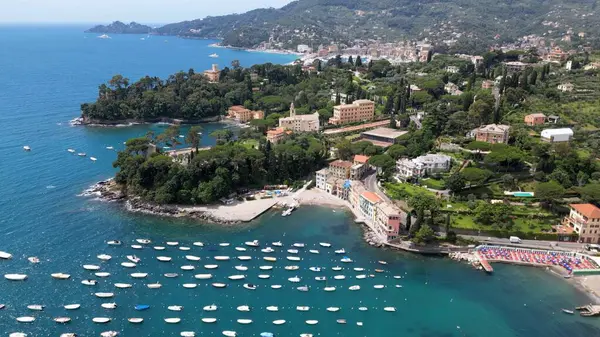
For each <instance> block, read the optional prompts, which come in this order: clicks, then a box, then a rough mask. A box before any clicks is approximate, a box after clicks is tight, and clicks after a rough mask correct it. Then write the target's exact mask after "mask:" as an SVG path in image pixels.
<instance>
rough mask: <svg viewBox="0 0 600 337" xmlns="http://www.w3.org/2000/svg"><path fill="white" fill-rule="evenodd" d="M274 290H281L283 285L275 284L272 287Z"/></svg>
mask: <svg viewBox="0 0 600 337" xmlns="http://www.w3.org/2000/svg"><path fill="white" fill-rule="evenodd" d="M271 288H272V289H281V284H273V285H271Z"/></svg>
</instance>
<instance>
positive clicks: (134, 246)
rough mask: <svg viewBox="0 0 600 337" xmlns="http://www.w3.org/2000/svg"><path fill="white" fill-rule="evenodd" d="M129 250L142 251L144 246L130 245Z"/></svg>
mask: <svg viewBox="0 0 600 337" xmlns="http://www.w3.org/2000/svg"><path fill="white" fill-rule="evenodd" d="M131 248H133V249H144V246H142V245H131Z"/></svg>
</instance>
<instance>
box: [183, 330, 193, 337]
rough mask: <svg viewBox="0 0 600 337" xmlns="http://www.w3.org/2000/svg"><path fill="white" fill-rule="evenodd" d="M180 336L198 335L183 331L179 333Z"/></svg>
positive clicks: (190, 336)
mask: <svg viewBox="0 0 600 337" xmlns="http://www.w3.org/2000/svg"><path fill="white" fill-rule="evenodd" d="M179 336H181V337H195V336H196V333H195V332H193V331H182V332H180V333H179Z"/></svg>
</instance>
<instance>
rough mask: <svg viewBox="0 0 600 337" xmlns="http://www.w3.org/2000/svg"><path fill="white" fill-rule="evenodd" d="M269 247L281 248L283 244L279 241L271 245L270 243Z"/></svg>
mask: <svg viewBox="0 0 600 337" xmlns="http://www.w3.org/2000/svg"><path fill="white" fill-rule="evenodd" d="M271 245H272V246H275V247H282V246H283V243H281V241H277V242H273V243H271Z"/></svg>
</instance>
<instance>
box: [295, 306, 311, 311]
mask: <svg viewBox="0 0 600 337" xmlns="http://www.w3.org/2000/svg"><path fill="white" fill-rule="evenodd" d="M296 310H298V311H309V310H310V307H309V306H302V305H299V306H297V307H296Z"/></svg>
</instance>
